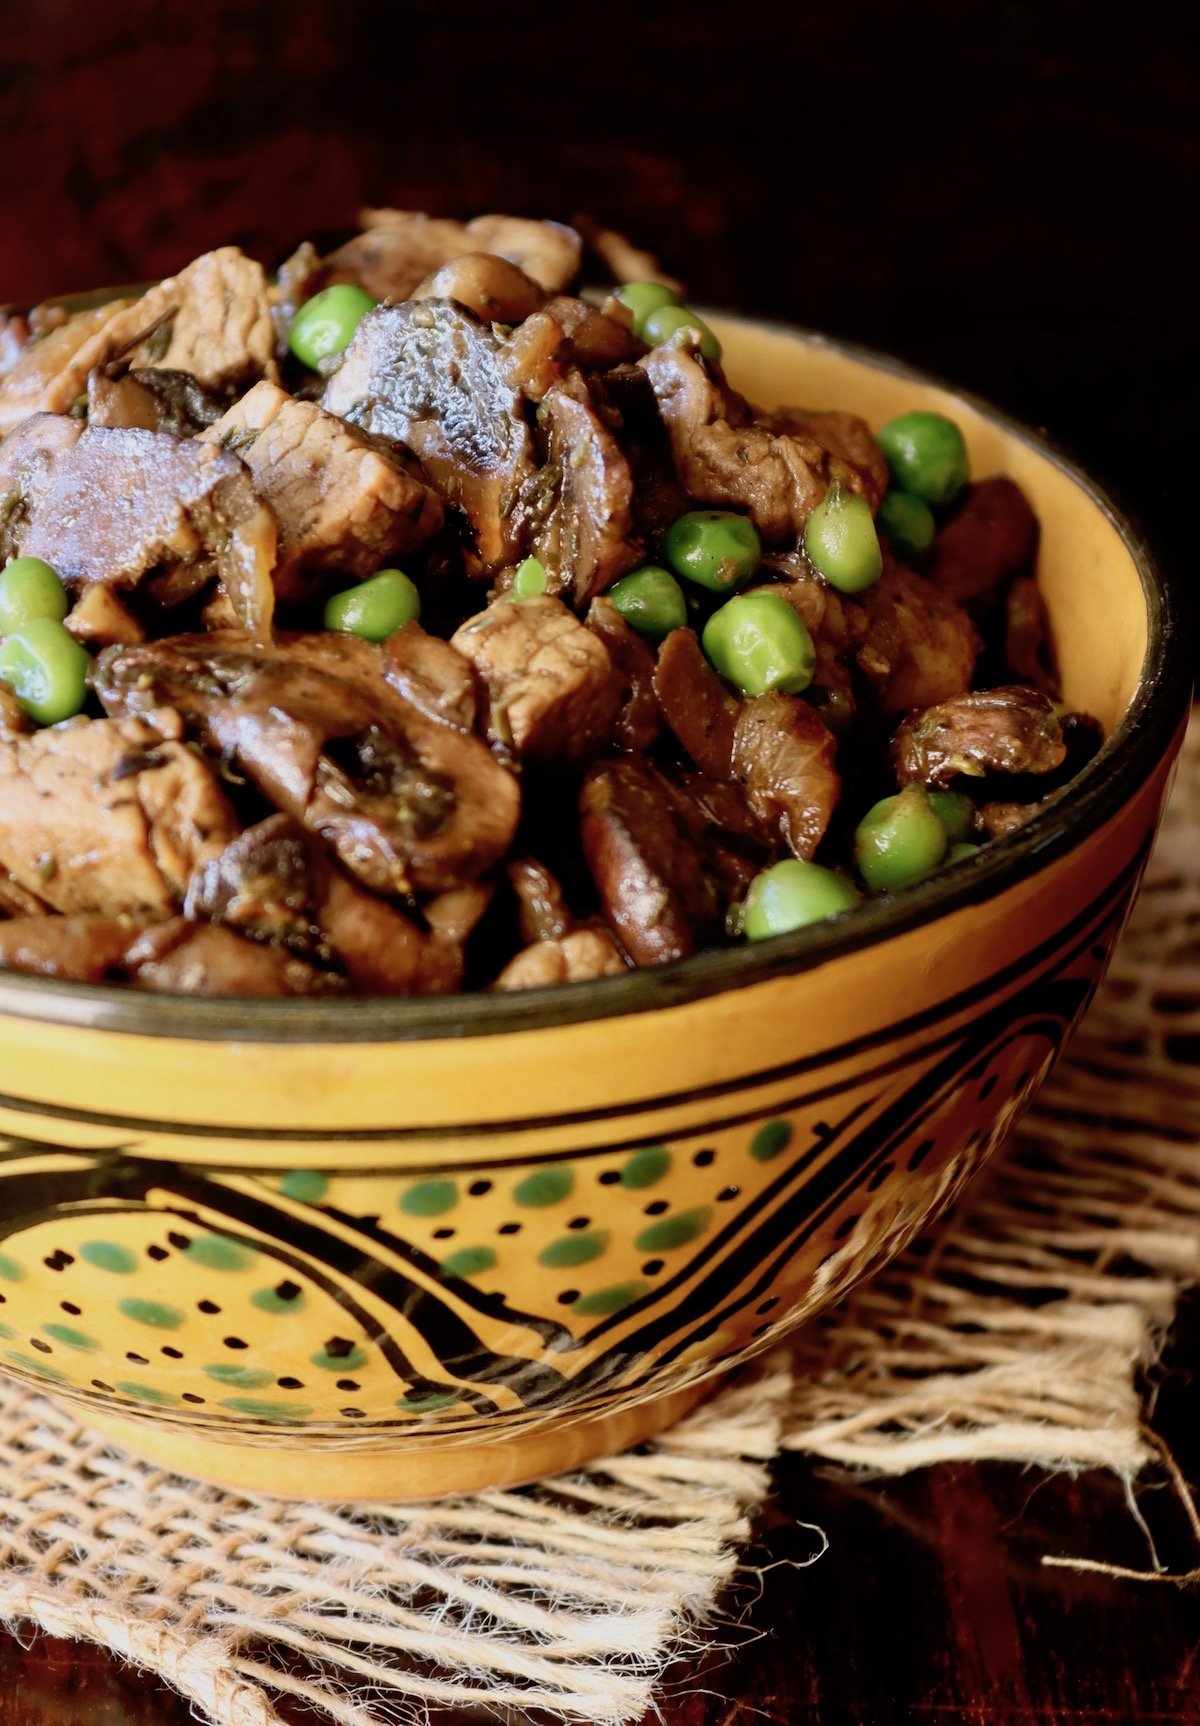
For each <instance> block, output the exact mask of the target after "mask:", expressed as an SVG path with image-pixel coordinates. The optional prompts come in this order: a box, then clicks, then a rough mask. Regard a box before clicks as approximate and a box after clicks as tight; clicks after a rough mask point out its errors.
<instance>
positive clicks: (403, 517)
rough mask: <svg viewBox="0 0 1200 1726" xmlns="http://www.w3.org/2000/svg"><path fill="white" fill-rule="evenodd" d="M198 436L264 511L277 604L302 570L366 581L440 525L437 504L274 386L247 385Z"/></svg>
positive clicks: (393, 463) (388, 460)
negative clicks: (272, 545)
mask: <svg viewBox="0 0 1200 1726" xmlns="http://www.w3.org/2000/svg"><path fill="white" fill-rule="evenodd" d="M204 437H205V440H206V441H211V442H212V443H215V444H219V445H220V446H221V448H222V449H228V450H234V451H236V452H237V454H238V456H239V457H240V458H241V460H242V461H244V462H245V464H246V466H247V467H248V468H249V470H250V476H251V479H252V481H253V483H254V488H255V490H256V491H257V493H258V495H259V496H260V497H261V498H262V499H263V501H264V502H265V503H267V504H269V505H270V508H271V510H272V512H273V514H274V516H275V520H276V523H277V525H278V532H279V550H278V556H277V559H276V564H275V572H274V579H275V589H276V592H277V593H278V594H279V595H280V597H281V598H294V597H297V596H298V595H299V594H300V593H301V592H302V591H303V585H302V583H301V582H300V580H299V577H300V576H301V574H302V573H303V572H304V571H306V570H310V569H317V570H326V569H328V570H336V571H338V572H339V573H340V574H342V575H354V576H358V577H360V578H363V577H366V576H369V575H373V574H374V573H375V572H376V570H378V569H380V568H381V567H383V566H384V565H385V564H386V563H387V561H388V559H389V558H393V557H401V556H403V555H405V554H406V553H407V552H411V551H415V550H416V549H417V547H418V546H420V545H423V544H424V543H425V542H426V540H428V539H431V538H432V536H433V535H434V534H435V533H436V532H437V531H438V529H439V528H440V527H441V525H442V505H441V502H440V500H439V499H438V498H437V497H435V496H434V494H433V492H431V491H430V489H429V487H428V486H426V485H423V484H422V483H421V481H420V480H419V479H417V478H415V477H414V475H412V474H411V473H409V472H408V470H407V468H406V467H405V466H404V464H403V463H402V462H401V461H400V460H399V458H398V457H397V456H394V455H392V454H391V453H390V452H385V451H383V450H381V449H379V448H377V447H376V446H375V445H374V444H372V443H370V442H368V440H367V439H366V438H365V437H364V436H363V435H362V433H361V432H358V431H355V430H354V428H353V427H351V426H348V425H347V424H346V423H345V422H344V421H343V420H340V419H338V418H337V416H336V415H334V414H331V413H326V412H325V410H324V409H323V408H320V407H318V406H317V404H316V402H303V401H294V400H293V399H292V397H291V396H289V395H288V394H287V393H286V391H284V390H281V389H280V388H279V386H278V385H277V384H272V383H266V382H263V383H260V384H255V386H254V388H253V389H252V390H251V391H250V392H249V394H248V395H244V396H243V397H242V399H241V400H240V401H239V402H236V403H235V404H234V406H233V407H231V408H230V409H229V411H228V413H227V414H225V416H224V418H222V419H221V420H220V421H218V423H217V424H216V425H215V426H213V427H212V428H211V430H209V431H208V432H206V433H205V434H204Z"/></svg>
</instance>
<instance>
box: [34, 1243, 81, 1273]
mask: <svg viewBox="0 0 1200 1726" xmlns="http://www.w3.org/2000/svg"><path fill="white" fill-rule="evenodd" d="M42 1263H43V1264H44V1265H45V1267H46V1269H47V1270H48V1271H65V1270H67V1269H68V1268H69V1267H70V1266H71V1265H73V1264H74V1263H75V1256H74V1254H73V1253H68V1252H64V1251H63V1249H62V1248H61V1247H59V1248H58V1250H57V1251H56V1252H52V1253H49V1254H48V1255H47V1256H46V1258H44V1259H43V1260H42Z"/></svg>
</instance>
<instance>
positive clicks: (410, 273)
mask: <svg viewBox="0 0 1200 1726" xmlns="http://www.w3.org/2000/svg"><path fill="white" fill-rule="evenodd" d="M359 219H360V221H361V222H362V224H363V228H364V230H365V231H364V232H363V233H361V234H356V235H355V237H354V238H353V239H352V240H350V241H348V242H347V244H346V245H344V246H340V247H339V248H338V250H337V251H336V252H333V253H331V255H330V256H329V258H328V259H327V260H326V273H327V276H329V277H331V278H333V279H337V280H340V281H345V280H348V279H349V280H353V281H357V282H361V283H362V285H363V287H364V288H366V290H367V292H368V293H370V294H374V296H375V298H376V299H377V300H405V299H407V298H408V296H409V295H410V294H411V293H412V291H413V289H414V288H415V287H416V286H417V285H418V283H420V282H422V281H423V280H424V279H425V277H426V276H428V275H429V274H431V272H432V271H434V270H436V269H439V268H440V267H441V265H442V264H445V263H448V262H449V261H450V259H451V258H458V257H461V256H462V255H463V253H464V252H491V253H493V254H494V255H495V256H496V257H499V258H507V259H508V261H509V263H511V264H516V266H517V267H518V269H521V270H524V272H525V274H526V275H527V276H532V277H533V279H534V281H535V282H537V283H538V284H539V285H540V286H541V287H543V288H545V289H546V290H547V292H549V293H554V292H557V291H558V290H559V289H561V288H565V287H566V286H567V285H568V283H570V282H571V281H573V280H574V278H575V276H576V275H577V274H578V272H579V259H580V254H581V251H582V243H581V241H580V238H579V235H578V234H577V233H576V232H575V231H574V229H573V228H566V227H563V226H562V225H561V224H560V223H558V222H533V221H526V220H524V219H523V218H522V217H519V216H476V217H475V219H474V221H471V222H451V221H445V220H443V219H440V218H438V217H435V216H424V215H420V214H419V213H417V212H416V211H414V210H364V211H363V212H362V214H361V216H360V218H359Z"/></svg>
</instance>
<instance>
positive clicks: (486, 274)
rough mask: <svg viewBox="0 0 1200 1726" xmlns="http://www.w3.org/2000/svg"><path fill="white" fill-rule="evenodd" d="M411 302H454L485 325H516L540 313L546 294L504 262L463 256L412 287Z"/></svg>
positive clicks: (481, 255) (473, 254)
mask: <svg viewBox="0 0 1200 1726" xmlns="http://www.w3.org/2000/svg"><path fill="white" fill-rule="evenodd" d="M410 298H412V299H414V300H454V301H455V303H456V304H457V305H460V306H465V307H466V308H467V310H468V311H469V312H474V314H475V316H476V317H477V318H479V319H481V320H482V322H483V323H485V324H492V323H500V324H519V323H522V322H523V321H524V319H526V318H529V317H532V316H533V314H534V312H538V311H541V309H542V303H543V301H544V300H545V298H546V295H545V293H544V292H543V291H542V289H541V288H540V287H539V286H538V284H537V283H536V282H535V281H534V280H533V279H532V278H531V277H530V276H527V275H526V274H525V272H524V270H521V269H518V268H517V266H516V264H510V263H509V261H508V259H507V258H498V257H496V256H495V255H494V254H493V253H491V252H464V253H463V254H462V255H461V257H457V258H452V259H451V260H450V262H449V263H446V264H443V265H442V267H441V268H440V269H439V270H435V271H434V273H433V274H432V275H431V276H427V277H426V279H425V280H424V281H423V282H421V283H420V284H419V285H418V286H417V287H415V288H414V289H413V291H412V294H411V295H410Z"/></svg>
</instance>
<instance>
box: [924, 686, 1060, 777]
mask: <svg viewBox="0 0 1200 1726" xmlns="http://www.w3.org/2000/svg"><path fill="white" fill-rule="evenodd" d="M1066 753H1067V748H1066V744H1065V742H1064V741H1063V733H1062V725H1061V724H1060V722H1059V718H1058V714H1057V713H1056V712H1055V710H1054V704H1053V702H1052V701H1051V700H1050V699H1049V697H1048V696H1045V695H1043V694H1042V693H1041V691H1040V690H1037V689H1026V688H1025V687H1023V686H1022V685H1020V684H1006V685H1004V686H1003V687H1001V688H999V689H976V690H973V691H972V692H971V693H970V694H966V695H958V696H956V697H955V698H954V699H953V700H950V701H942V702H939V703H938V704H937V705H936V706H934V707H928V708H926V709H925V710H924V711H923V712H921V713H913V714H910V715H909V717H908V718H907V719H906V720H905V721H904V723H903V724H902V725H901V726H900V727H899V729H898V730H897V732H896V735H895V737H894V738H893V739H892V760H893V761H894V763H895V766H896V775H897V777H898V779H899V780H900V783H901V784H902V785H906V784H908V783H909V782H910V781H913V780H915V781H918V782H920V783H921V784H924V785H949V784H950V783H951V782H952V781H953V780H955V779H956V778H958V776H959V775H960V774H965V775H966V776H967V777H968V778H972V779H981V778H983V777H984V776H985V775H986V774H989V773H1004V774H1020V773H1051V772H1053V771H1054V769H1055V768H1056V767H1060V766H1061V765H1062V763H1063V761H1064V760H1065V759H1066Z"/></svg>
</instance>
